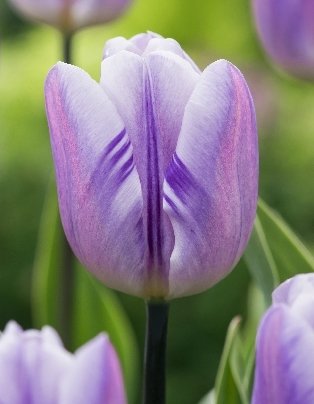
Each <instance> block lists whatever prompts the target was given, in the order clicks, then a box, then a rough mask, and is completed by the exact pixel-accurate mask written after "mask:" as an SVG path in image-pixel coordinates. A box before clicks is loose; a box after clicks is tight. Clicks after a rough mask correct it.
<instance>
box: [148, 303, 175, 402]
mask: <svg viewBox="0 0 314 404" xmlns="http://www.w3.org/2000/svg"><path fill="white" fill-rule="evenodd" d="M146 312H147V323H146V342H145V362H144V394H143V404H165V402H166V345H167V327H168V313H169V305H168V303H166V302H158V303H157V302H147V306H146Z"/></svg>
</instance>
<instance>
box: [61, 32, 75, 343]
mask: <svg viewBox="0 0 314 404" xmlns="http://www.w3.org/2000/svg"><path fill="white" fill-rule="evenodd" d="M72 39H73V35H72V34H65V33H64V34H63V37H62V44H63V61H64V62H66V63H71V62H72ZM60 226H61V223H60ZM61 231H62V238H61V244H62V246H61V251H62V255H61V260H62V263H61V278H60V306H59V321H60V333H61V336H62V339H63V342H64V345H65V346H66V347H68V348H70V347H71V340H72V335H71V330H72V317H73V301H74V276H75V272H74V265H75V257H74V255H73V252H72V250H71V247H70V245H69V243H68V241H67V239H66V236H65V234H64V231H63V229H62V226H61Z"/></svg>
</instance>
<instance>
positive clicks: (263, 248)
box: [244, 216, 279, 305]
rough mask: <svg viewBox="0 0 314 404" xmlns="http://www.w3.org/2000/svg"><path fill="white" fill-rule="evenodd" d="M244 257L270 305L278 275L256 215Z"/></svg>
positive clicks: (277, 282)
mask: <svg viewBox="0 0 314 404" xmlns="http://www.w3.org/2000/svg"><path fill="white" fill-rule="evenodd" d="M244 259H245V262H246V265H247V267H248V269H249V271H250V272H251V274H252V276H253V278H254V279H255V281H256V283H257V284H258V285H259V287H260V288H261V290H262V291H263V294H264V298H265V301H266V303H267V305H270V304H271V294H272V291H273V290H274V289H275V287H276V286H278V284H279V276H278V272H277V267H276V264H275V261H274V259H273V256H272V253H271V250H270V248H269V245H268V243H267V240H266V237H265V234H264V230H263V227H262V224H261V221H260V219H259V217H258V216H257V217H256V219H255V223H254V228H253V231H252V234H251V238H250V241H249V243H248V246H247V248H246V250H245V253H244Z"/></svg>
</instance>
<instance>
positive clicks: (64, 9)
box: [10, 0, 131, 32]
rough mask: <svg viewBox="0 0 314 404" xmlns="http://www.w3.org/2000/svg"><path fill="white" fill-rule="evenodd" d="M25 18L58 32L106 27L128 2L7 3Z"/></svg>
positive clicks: (26, 0) (40, 0) (22, 0)
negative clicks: (49, 26)
mask: <svg viewBox="0 0 314 404" xmlns="http://www.w3.org/2000/svg"><path fill="white" fill-rule="evenodd" d="M10 1H11V3H12V5H13V6H14V7H15V8H16V10H17V11H19V12H20V13H21V14H22V15H24V16H25V17H27V18H29V19H31V20H35V21H39V22H43V23H46V24H49V25H53V26H55V27H56V28H58V29H59V30H61V31H64V32H73V31H76V30H77V29H79V28H82V27H85V26H88V25H95V24H101V23H105V22H107V21H111V20H113V19H115V18H116V17H118V16H119V15H120V14H122V13H123V12H124V10H125V9H126V7H127V6H128V5H129V3H130V2H131V0H10Z"/></svg>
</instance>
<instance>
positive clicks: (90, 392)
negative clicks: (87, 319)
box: [0, 322, 126, 404]
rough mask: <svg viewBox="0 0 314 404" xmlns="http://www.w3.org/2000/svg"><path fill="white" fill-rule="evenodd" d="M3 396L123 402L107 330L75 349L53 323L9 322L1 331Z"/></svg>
mask: <svg viewBox="0 0 314 404" xmlns="http://www.w3.org/2000/svg"><path fill="white" fill-rule="evenodd" d="M0 402H1V404H30V403H31V404H70V403H77V404H80V403H82V404H87V403H89V404H99V403H108V404H109V403H110V404H125V403H126V397H125V392H124V386H123V379H122V373H121V369H120V365H119V361H118V357H117V355H116V353H115V350H114V348H113V346H112V345H111V343H110V341H109V339H108V337H107V336H106V335H104V334H100V335H99V336H98V337H96V338H95V339H94V340H92V341H90V342H89V343H87V344H86V345H84V346H83V347H82V348H81V349H79V350H78V351H77V352H76V353H75V355H72V354H71V353H69V352H67V351H66V350H65V349H64V348H63V346H62V342H61V340H60V338H59V336H58V334H57V333H56V332H55V331H54V330H53V329H52V328H50V327H44V328H43V330H42V331H37V330H28V331H23V330H22V329H21V328H20V327H19V326H18V325H17V324H16V323H14V322H10V323H9V324H8V326H7V327H6V329H5V331H4V333H3V334H2V335H1V337H0Z"/></svg>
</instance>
